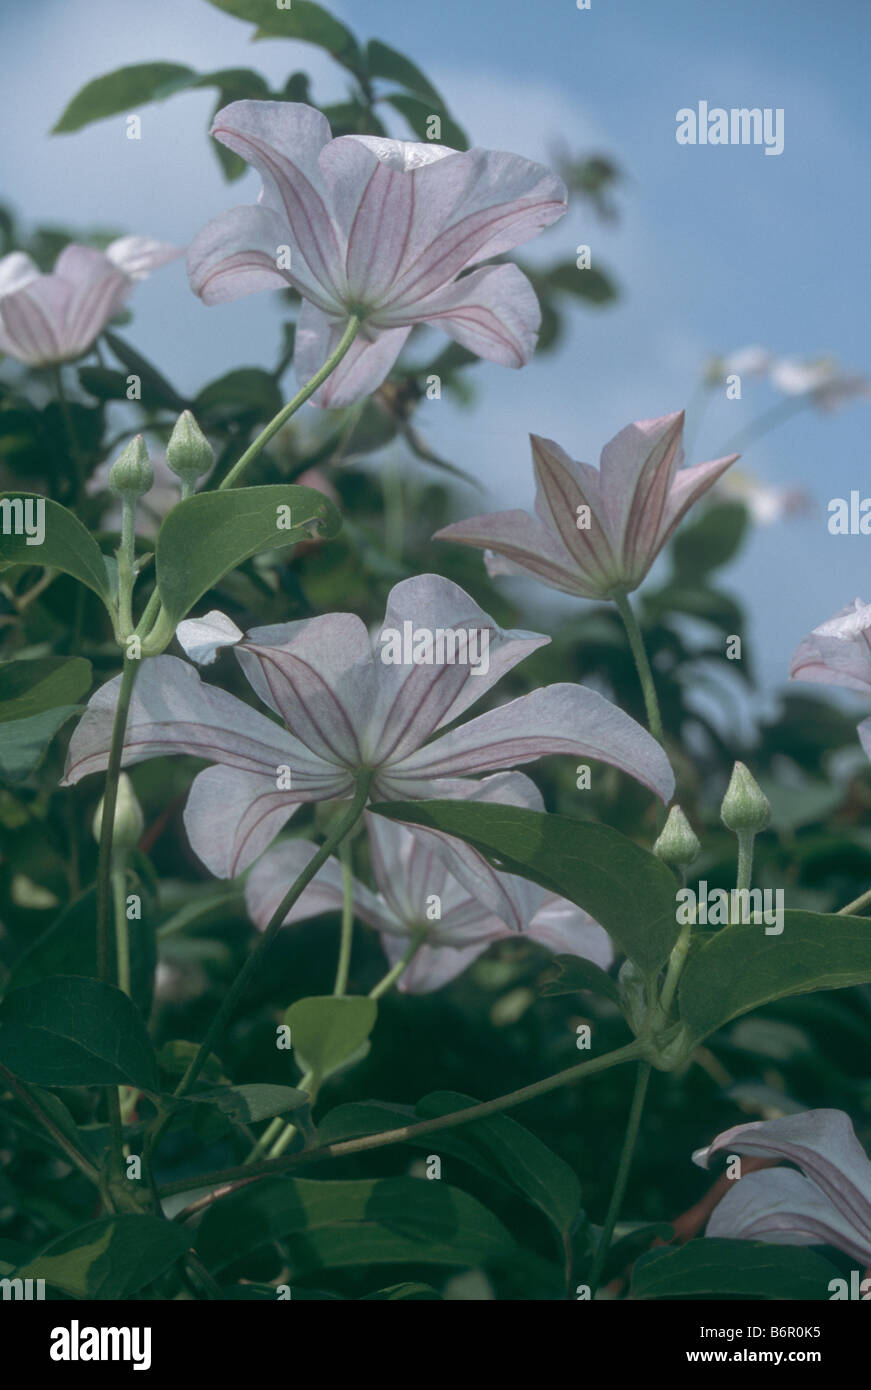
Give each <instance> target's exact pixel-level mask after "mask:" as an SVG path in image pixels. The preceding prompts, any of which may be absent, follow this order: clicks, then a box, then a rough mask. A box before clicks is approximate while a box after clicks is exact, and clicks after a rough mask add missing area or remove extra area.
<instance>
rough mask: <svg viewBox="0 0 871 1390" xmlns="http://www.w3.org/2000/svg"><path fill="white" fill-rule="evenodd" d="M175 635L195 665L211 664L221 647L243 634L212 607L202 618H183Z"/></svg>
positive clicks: (224, 614)
mask: <svg viewBox="0 0 871 1390" xmlns="http://www.w3.org/2000/svg"><path fill="white" fill-rule="evenodd" d="M175 635H176V640H177V641H178V643H179V646H181V647H182V648H183V649H184V651H185V654H186V655H187V656H188V657H189V658H190V660H191V661H194V662H196V664H197V666H211V664H212V662H213V661H216V660H217V656H218V652H219V651H221V650H222V648H224V647H233V646H235V644H236V643H237V642H238V641H240V640H241V638H242V637H244V635H245V634H244V633H243V632H242V631H241V630H240V629H239V628H238V627H237V626H236V624H235V623H234V622H233V621H232V619H231V618H228V617H227V615H226V613H221V612H220V611H219V610H218V609H217V608H213V609H212V611H211V612H210V613H206V614H204V616H203V617H202V618H185V620H184V622H181V623H179V625H178V627H177V628H176V630H175Z"/></svg>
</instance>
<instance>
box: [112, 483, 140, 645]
mask: <svg viewBox="0 0 871 1390" xmlns="http://www.w3.org/2000/svg"><path fill="white" fill-rule="evenodd" d="M135 518H136V503H135V502H134V500H133V498H132V497H129V496H128V497H124V499H123V500H122V503H121V544H120V545H119V547H118V550H117V552H116V556H117V560H118V623H119V626H120V631H121V636H122V637H125V638H126V637H128V636H129V635H130V633H131V632H132V631H133V581H134V574H133V559H134V554H135V541H134V536H133V528H134V523H135Z"/></svg>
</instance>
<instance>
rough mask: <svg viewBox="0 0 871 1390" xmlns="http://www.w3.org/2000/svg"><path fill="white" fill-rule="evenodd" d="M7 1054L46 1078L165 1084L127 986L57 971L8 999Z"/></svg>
mask: <svg viewBox="0 0 871 1390" xmlns="http://www.w3.org/2000/svg"><path fill="white" fill-rule="evenodd" d="M0 1062H3V1064H4V1065H5V1066H7V1067H8V1068H9V1070H10V1071H11V1072H14V1073H15V1075H16V1076H19V1077H20V1078H21V1080H22V1081H33V1082H35V1083H36V1085H38V1086H101V1085H104V1086H109V1085H117V1086H121V1085H125V1084H126V1085H128V1086H138V1087H139V1088H140V1089H141V1090H143V1091H156V1090H157V1066H156V1062H155V1057H154V1051H153V1049H152V1046H151V1040H150V1038H149V1036H148V1031H147V1029H146V1027H145V1022H144V1020H143V1018H142V1015H141V1013H140V1012H139V1010H138V1009H137V1008H136V1006H135V1004H133V1003H132V1001H131V1000H130V999H128V997H127V995H126V994H124V993H123V992H122V991H121V990H120V989H116V987H115V986H114V985H109V984H106V983H105V982H104V981H102V980H92V979H88V978H86V977H84V976H80V975H56V976H52V977H50V978H49V979H46V980H40V981H39V983H38V984H33V985H25V986H22V988H21V989H16V990H13V991H12V993H10V994H7V996H6V998H5V999H4V1000H3V1002H2V1004H0Z"/></svg>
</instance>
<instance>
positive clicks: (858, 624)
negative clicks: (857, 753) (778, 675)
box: [789, 598, 871, 758]
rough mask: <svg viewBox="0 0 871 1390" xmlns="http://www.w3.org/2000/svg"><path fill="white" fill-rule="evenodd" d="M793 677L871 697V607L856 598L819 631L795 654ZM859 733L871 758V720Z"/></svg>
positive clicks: (810, 634) (799, 647) (801, 645)
mask: <svg viewBox="0 0 871 1390" xmlns="http://www.w3.org/2000/svg"><path fill="white" fill-rule="evenodd" d="M789 676H790V680H794V681H811V682H814V683H817V684H819V685H845V686H846V687H847V689H848V690H861V691H862V693H863V694H865V695H871V603H865V602H864V601H863V600H862V599H860V598H856V599H854V600H853V602H852V603H848V604H847V606H846V607H845V608H842V609H841V610H840V612H839V613H836V614H835V616H834V617H833V618H827V619H826V621H825V622H824V623H820V624H819V625H818V626H817V627H815V628H814V629H813V631H812V632H810V633H809V635H808V636H807V637H805V638H803V639H802V641H801V642H799V644H798V646H797V647H796V649H795V651H794V652H793V655H792V661H791V662H790V667H789ZM858 732H859V738H860V741H861V743H862V747H863V748H864V749H865V752H866V753H867V754H868V756H869V758H871V719H863V721H862V723H861V724H860V725H859V730H858Z"/></svg>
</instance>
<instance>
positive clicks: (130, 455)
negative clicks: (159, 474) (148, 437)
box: [109, 434, 154, 500]
mask: <svg viewBox="0 0 871 1390" xmlns="http://www.w3.org/2000/svg"><path fill="white" fill-rule="evenodd" d="M153 482H154V470H153V468H152V467H151V461H150V459H149V457H148V450H147V449H146V447H145V440H144V439H143V438H142V435H141V434H137V436H136V438H135V439H131V441H130V443H129V444H128V445H127V447H126V449H123V450H122V451H121V453H120V454H119V455H118V457H117V458H116V460H115V462H114V463H113V464H112V467H111V469H110V470H109V486H110V488H111V489H112V491H113V492H115V493H117V494H118V496H119V497H123V498H124V499H125V500H126V499H130V500H135V498H137V497H142V495H143V494H144V493H146V492H147V491H148V489H149V488H150V487H151V485H152V483H153Z"/></svg>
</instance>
